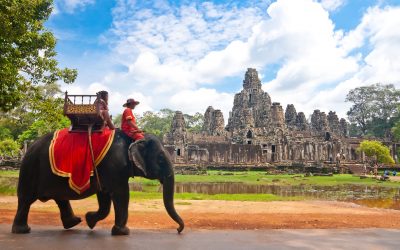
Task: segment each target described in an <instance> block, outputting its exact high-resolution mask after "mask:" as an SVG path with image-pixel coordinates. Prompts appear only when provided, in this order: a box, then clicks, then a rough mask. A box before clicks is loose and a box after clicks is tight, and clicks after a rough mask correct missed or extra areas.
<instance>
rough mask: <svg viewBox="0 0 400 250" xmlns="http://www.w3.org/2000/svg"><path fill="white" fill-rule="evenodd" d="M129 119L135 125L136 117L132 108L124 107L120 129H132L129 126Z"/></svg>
mask: <svg viewBox="0 0 400 250" xmlns="http://www.w3.org/2000/svg"><path fill="white" fill-rule="evenodd" d="M129 120H131V122H132V123H133V124H135V125H136V119H135V116H134V115H133V113H132V109H130V108H126V109H125V110H124V113H123V114H122V120H121V129H122V131H131V130H132V129H134V128H132V127H131V125H129V123H128V121H129Z"/></svg>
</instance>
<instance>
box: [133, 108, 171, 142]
mask: <svg viewBox="0 0 400 250" xmlns="http://www.w3.org/2000/svg"><path fill="white" fill-rule="evenodd" d="M174 114H175V112H174V111H172V110H170V109H161V110H160V111H159V112H152V111H146V112H144V113H143V116H142V117H138V119H137V123H138V126H139V128H140V129H142V130H144V131H145V132H146V133H150V134H154V135H156V136H158V137H160V138H162V137H163V136H164V134H165V133H167V132H169V130H170V128H171V123H172V118H173V117H174Z"/></svg>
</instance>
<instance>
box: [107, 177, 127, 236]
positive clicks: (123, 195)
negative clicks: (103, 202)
mask: <svg viewBox="0 0 400 250" xmlns="http://www.w3.org/2000/svg"><path fill="white" fill-rule="evenodd" d="M112 201H113V205H114V212H115V225H114V226H113V228H112V231H111V234H112V235H128V234H129V228H128V227H127V226H126V223H127V221H128V205H129V187H128V183H126V184H124V185H123V187H121V189H119V190H118V192H115V193H114V194H113V196H112Z"/></svg>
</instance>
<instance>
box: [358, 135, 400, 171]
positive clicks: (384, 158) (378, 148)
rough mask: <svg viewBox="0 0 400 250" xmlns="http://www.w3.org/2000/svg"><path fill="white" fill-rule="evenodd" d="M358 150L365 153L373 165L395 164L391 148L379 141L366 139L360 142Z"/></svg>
mask: <svg viewBox="0 0 400 250" xmlns="http://www.w3.org/2000/svg"><path fill="white" fill-rule="evenodd" d="M358 150H359V151H360V152H364V153H365V155H366V156H367V157H368V160H369V162H370V163H371V165H372V164H374V163H389V164H394V160H393V158H392V156H391V155H390V150H389V148H388V147H386V146H385V145H383V144H382V143H381V142H379V141H369V140H364V141H362V142H361V143H360V147H359V148H358Z"/></svg>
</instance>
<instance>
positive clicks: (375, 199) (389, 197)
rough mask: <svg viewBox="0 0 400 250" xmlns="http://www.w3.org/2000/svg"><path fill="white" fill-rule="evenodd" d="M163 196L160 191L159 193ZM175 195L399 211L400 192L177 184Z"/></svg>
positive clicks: (369, 188)
mask: <svg viewBox="0 0 400 250" xmlns="http://www.w3.org/2000/svg"><path fill="white" fill-rule="evenodd" d="M130 185H131V190H134V191H142V190H143V188H142V186H141V185H140V184H138V183H130ZM159 191H160V192H161V187H160V189H159ZM175 192H176V193H202V194H210V195H213V194H274V195H279V196H283V197H293V196H302V197H307V198H312V199H318V200H338V201H351V202H355V203H357V204H360V205H366V206H369V207H381V208H391V209H398V210H400V188H388V187H375V186H361V185H337V186H311V185H296V186H284V185H250V184H243V183H235V182H228V183H219V182H218V183H175Z"/></svg>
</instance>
